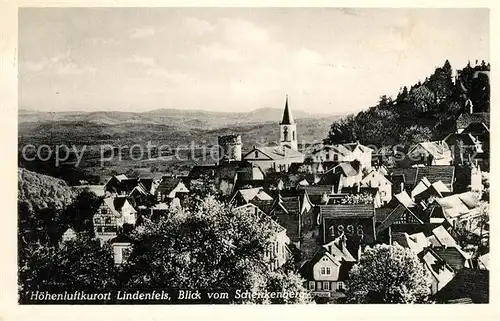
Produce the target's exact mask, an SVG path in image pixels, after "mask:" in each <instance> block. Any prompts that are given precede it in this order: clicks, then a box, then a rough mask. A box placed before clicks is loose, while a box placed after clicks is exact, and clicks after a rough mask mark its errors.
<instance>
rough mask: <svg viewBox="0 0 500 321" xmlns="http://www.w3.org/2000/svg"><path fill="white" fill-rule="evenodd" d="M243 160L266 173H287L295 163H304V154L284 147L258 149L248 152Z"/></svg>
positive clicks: (255, 147)
mask: <svg viewBox="0 0 500 321" xmlns="http://www.w3.org/2000/svg"><path fill="white" fill-rule="evenodd" d="M243 159H244V160H246V161H248V162H250V163H252V164H254V165H256V166H258V167H259V168H261V169H262V170H263V171H264V172H267V171H275V172H287V171H288V169H289V168H290V166H291V165H292V164H293V163H303V162H304V154H302V153H301V152H299V151H297V150H295V149H293V148H291V147H289V146H286V145H283V146H275V147H273V146H272V147H269V146H264V147H257V146H254V148H253V149H252V150H251V151H250V152H248V153H247V154H246V155H245V156H243Z"/></svg>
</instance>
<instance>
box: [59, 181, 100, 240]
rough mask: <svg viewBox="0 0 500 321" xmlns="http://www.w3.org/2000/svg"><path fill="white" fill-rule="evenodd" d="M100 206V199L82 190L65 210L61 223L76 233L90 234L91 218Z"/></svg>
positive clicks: (91, 227) (86, 190)
mask: <svg viewBox="0 0 500 321" xmlns="http://www.w3.org/2000/svg"><path fill="white" fill-rule="evenodd" d="M101 204H102V197H98V196H97V195H96V194H95V193H94V192H92V191H91V190H89V189H84V190H82V191H81V192H80V194H78V196H77V197H76V199H75V201H74V202H73V203H72V204H71V205H69V206H68V207H67V208H66V209H65V212H64V217H63V218H62V219H63V222H62V223H63V224H65V226H70V227H72V228H73V229H74V230H75V231H76V232H84V231H85V232H92V231H93V224H92V218H93V217H94V214H95V213H96V212H97V209H98V208H99V207H100V206H101Z"/></svg>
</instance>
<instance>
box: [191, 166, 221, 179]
mask: <svg viewBox="0 0 500 321" xmlns="http://www.w3.org/2000/svg"><path fill="white" fill-rule="evenodd" d="M216 170H217V165H195V166H193V167H192V168H191V170H190V171H189V175H188V177H189V178H190V179H199V178H202V177H214V176H215V174H216Z"/></svg>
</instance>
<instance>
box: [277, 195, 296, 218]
mask: <svg viewBox="0 0 500 321" xmlns="http://www.w3.org/2000/svg"><path fill="white" fill-rule="evenodd" d="M275 205H276V206H279V207H281V208H282V209H284V210H285V211H286V213H287V214H290V215H299V214H300V210H301V208H300V198H299V197H298V196H291V197H279V198H278V200H277V201H276V203H275Z"/></svg>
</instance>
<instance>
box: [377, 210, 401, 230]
mask: <svg viewBox="0 0 500 321" xmlns="http://www.w3.org/2000/svg"><path fill="white" fill-rule="evenodd" d="M407 210H408V209H407V208H406V207H404V206H403V205H401V204H399V205H398V206H397V207H396V208H395V209H393V210H392V211H391V213H389V215H387V217H386V218H385V220H384V221H382V223H380V225H379V226H377V229H376V233H377V234H379V233H380V232H382V231H385V229H387V228H388V227H389V226H391V225H392V223H393V222H394V221H395V220H397V219H398V218H399V217H400V216H401V215H403V214H404V213H405V212H406V211H407Z"/></svg>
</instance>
